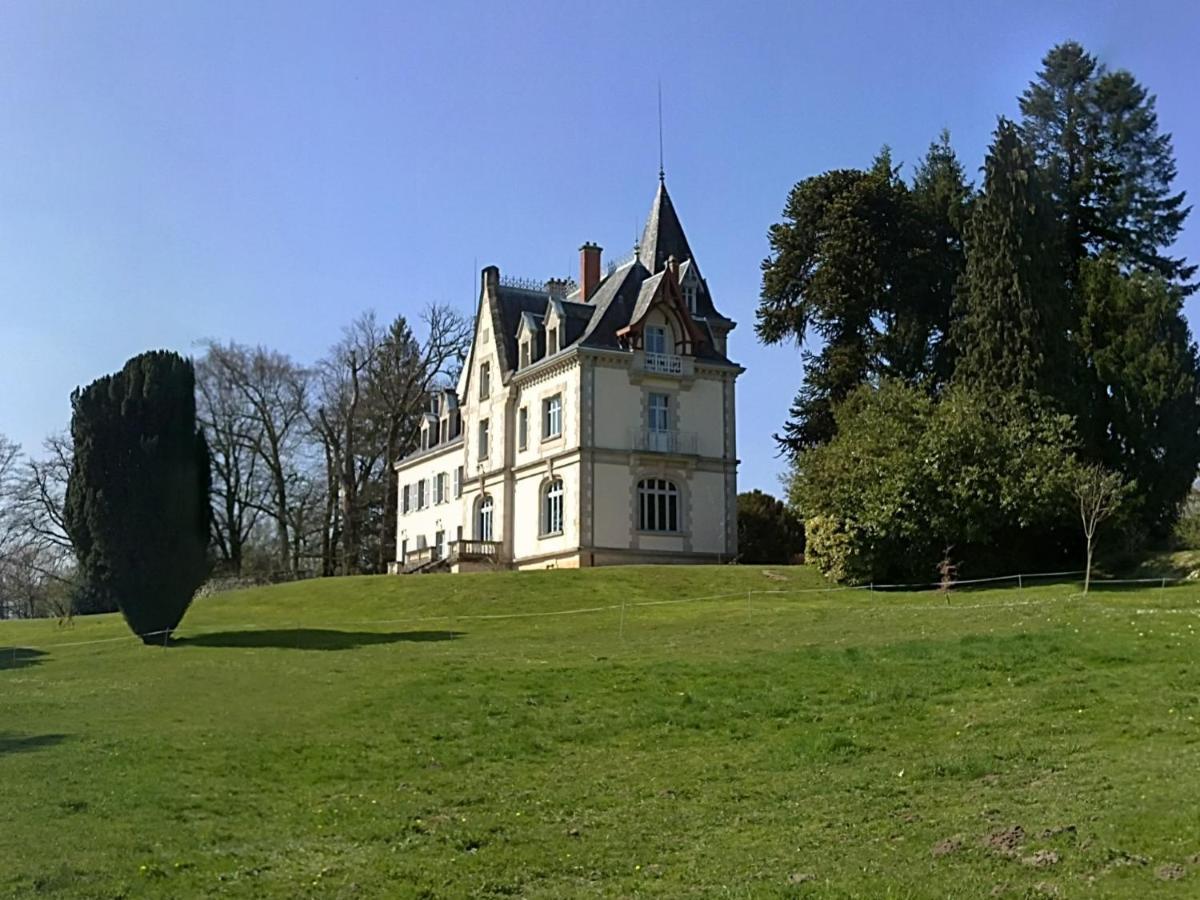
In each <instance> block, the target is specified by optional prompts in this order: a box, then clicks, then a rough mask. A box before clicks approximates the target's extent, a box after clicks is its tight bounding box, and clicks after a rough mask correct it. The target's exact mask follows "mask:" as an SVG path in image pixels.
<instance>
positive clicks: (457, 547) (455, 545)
mask: <svg viewBox="0 0 1200 900" xmlns="http://www.w3.org/2000/svg"><path fill="white" fill-rule="evenodd" d="M503 548H504V545H503V544H502V543H500V541H451V542H450V556H449V559H450V562H452V563H456V562H489V563H498V562H500V554H501V551H502V550H503Z"/></svg>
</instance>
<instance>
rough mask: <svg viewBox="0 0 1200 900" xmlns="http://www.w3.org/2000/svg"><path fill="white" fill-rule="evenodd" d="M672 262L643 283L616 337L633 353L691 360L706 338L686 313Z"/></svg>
mask: <svg viewBox="0 0 1200 900" xmlns="http://www.w3.org/2000/svg"><path fill="white" fill-rule="evenodd" d="M679 278H680V267H679V263H678V262H677V261H676V260H675V258H674V257H673V256H672V257H668V260H667V265H666V266H665V267H664V268H663V270H662V271H661V272H659V273H658V274H657V275H651V276H650V277H649V278H647V279H646V280H645V281H643V282H642V286H641V289H640V290H639V291H638V297H637V302H636V303H635V304H634V307H633V313H632V314H631V315H630V317H629V323H628V324H627V325H625V326H624V327H623V328H621V329H619V330H618V331H617V336H618V337H619V338H621V339H622V341H624V342H625V343H626V345H627V346H628V347H629V348H630V349H633V350H642V351H644V352H645V353H647V354H653V355H655V356H694V355H696V354H697V352H699V350H700V349H701V347H702V346H703V345H704V343H705V339H706V338H705V334H704V332H703V331H702V330H701V329H700V327H699V326H698V325H697V324H696V321H695V320H694V319H693V318H692V316H691V313H690V312H689V311H688V308H687V303H686V301H685V300H684V295H683V288H682V286H681V285H680V281H679Z"/></svg>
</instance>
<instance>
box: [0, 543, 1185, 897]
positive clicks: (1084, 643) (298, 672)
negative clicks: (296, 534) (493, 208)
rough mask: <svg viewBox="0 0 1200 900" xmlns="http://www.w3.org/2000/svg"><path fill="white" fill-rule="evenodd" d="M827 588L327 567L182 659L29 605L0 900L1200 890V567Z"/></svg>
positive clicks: (723, 580)
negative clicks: (1140, 581) (1170, 584)
mask: <svg viewBox="0 0 1200 900" xmlns="http://www.w3.org/2000/svg"><path fill="white" fill-rule="evenodd" d="M821 586H822V582H821V581H820V580H819V579H818V578H817V577H816V576H815V575H814V574H813V573H811V572H810V571H808V570H805V569H786V568H776V569H769V570H764V569H762V568H758V567H745V568H735V567H720V568H718V567H712V568H707V567H705V568H700V567H697V568H627V569H606V570H585V571H581V572H539V573H497V574H491V575H474V576H425V577H410V578H353V579H340V580H329V581H314V582H307V583H302V584H296V585H287V586H280V587H275V588H266V589H261V590H254V591H247V592H242V593H235V594H227V595H224V596H221V597H217V598H213V599H208V600H203V601H199V602H197V603H196V604H195V605H194V606H193V608H192V610H191V611H190V612H189V614H188V616H187V619H186V620H185V622H184V625H183V627H182V629H181V631H180V638H179V640H178V641H177V642H176V644H175V645H174V646H171V647H169V648H165V649H164V648H157V647H144V646H141V645H140V644H138V643H136V642H134V641H133V640H130V639H125V638H123V635H125V634H126V633H127V632H126V631H125V629H124V626H123V624H122V623H121V622H120V620H119V619H117V618H115V617H99V618H93V619H86V620H80V621H77V622H76V623H75V624H74V626H73V627H72V628H69V629H61V630H60V629H59V628H57V627H56V625H55V624H54V623H52V622H18V623H0V895H4V896H8V895H12V896H21V897H24V896H37V895H47V896H80V897H123V896H130V897H133V896H163V897H189V896H197V895H206V894H209V895H216V894H220V895H223V896H235V897H237V896H241V897H262V896H279V897H303V896H314V897H350V896H388V897H406V896H437V897H466V896H494V895H507V896H527V897H555V898H557V897H574V896H623V897H633V896H731V897H758V896H767V897H771V896H803V897H807V896H820V897H865V898H882V897H980V896H985V897H986V896H991V895H994V896H1003V897H1022V896H1040V895H1042V894H1056V895H1057V896H1062V897H1082V896H1086V897H1121V898H1126V897H1133V896H1164V897H1196V896H1200V807H1198V806H1197V800H1198V799H1200V721H1197V720H1198V719H1200V653H1198V651H1200V638H1198V637H1197V633H1196V632H1197V627H1198V626H1200V615H1198V614H1200V586H1196V587H1192V586H1186V587H1175V588H1167V589H1166V590H1161V589H1158V588H1147V589H1140V590H1136V591H1117V590H1102V591H1098V592H1095V593H1093V595H1092V596H1091V597H1089V598H1086V599H1084V598H1080V597H1078V596H1072V595H1073V593H1074V590H1075V588H1074V586H1072V585H1067V584H1060V585H1052V586H1042V587H1037V588H1029V587H1026V588H1025V589H1024V590H1023V591H1018V590H1017V589H1016V588H1011V589H1004V590H991V591H962V592H958V593H955V594H954V595H952V596H951V597H950V598H949V601H948V602H947V600H946V599H945V598H943V597H940V596H938V595H937V594H884V593H878V592H877V593H873V594H872V593H870V592H868V591H836V592H832V591H831V592H810V593H799V592H798V591H802V590H805V589H811V588H814V587H821ZM751 590H753V591H775V592H777V593H758V594H753V595H750V596H749V597H748V594H747V592H748V591H751ZM788 591H792V592H793V593H787V592H788ZM711 595H725V596H721V597H715V598H713V597H711ZM704 596H709V597H710V599H698V600H690V599H687V598H694V597H704ZM657 601H664V602H657ZM623 603H624V604H625V605H624V608H623V609H622V604H623ZM578 610H586V611H578ZM560 613H561V614H560ZM532 614H536V615H532ZM112 638H117V640H107V641H106V639H112ZM84 642H100V643H84ZM14 648H16V649H14ZM1018 829H1019V830H1018Z"/></svg>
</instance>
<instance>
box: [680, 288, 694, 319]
mask: <svg viewBox="0 0 1200 900" xmlns="http://www.w3.org/2000/svg"><path fill="white" fill-rule="evenodd" d="M683 299H684V302H685V303H687V308H688V312H690V313H691V314H692V315H693V316H694V315H695V314H696V286H695V285H694V284H685V285H684V286H683Z"/></svg>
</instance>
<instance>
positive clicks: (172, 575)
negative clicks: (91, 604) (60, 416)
mask: <svg viewBox="0 0 1200 900" xmlns="http://www.w3.org/2000/svg"><path fill="white" fill-rule="evenodd" d="M194 391H195V373H194V371H193V369H192V364H191V362H189V361H188V360H185V359H183V358H182V357H181V356H179V355H178V354H176V353H170V352H167V351H154V352H150V353H143V354H141V355H140V356H135V357H134V358H133V359H131V360H129V362H127V363H126V364H125V367H124V368H123V369H122V370H121V371H120V372H117V373H116V374H113V375H107V376H105V377H103V378H101V379H99V380H97V381H95V382H93V383H92V384H90V385H88V386H87V387H86V388H83V389H82V390H76V391H75V393H74V394H72V396H71V404H72V408H73V413H72V416H71V437H72V439H73V441H74V447H75V457H74V462H73V465H72V469H71V476H70V481H69V483H68V487H67V502H66V508H65V510H64V515H65V519H66V523H67V529H68V531H69V533H70V536H71V541H72V543H73V545H74V547H75V552H76V555H77V556H78V558H79V564H80V569H81V572H82V574H83V577H84V579H85V581H86V583H87V589H88V591H89V592H90V593H92V594H95V595H99V596H102V597H107V598H111V599H113V600H115V602H116V604H117V605H118V606H119V607H120V609H121V612H122V614H123V615H124V616H125V620H126V622H128V623H129V627H130V628H131V629H132V630H133V632H134V633H135V634H137V635H139V636H140V637H141V638H142V640H144V641H146V642H147V643H152V642H165V641H166V639H167V638H168V637H169V635H170V632H172V631H173V630H174V629H175V628H176V627H177V626H178V624H179V622H180V620H181V619H182V618H183V614H184V613H185V612H186V611H187V608H188V606H189V605H190V603H191V601H192V595H193V593H194V592H195V590H196V588H197V587H199V586H200V583H201V582H202V581H203V579H204V577H205V575H206V574H207V571H208V559H207V549H208V540H209V519H210V515H211V513H210V509H209V479H210V473H209V454H208V448H207V445H206V443H205V440H204V435H203V433H202V432H200V431H199V430H197V427H196V400H195V394H194Z"/></svg>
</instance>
